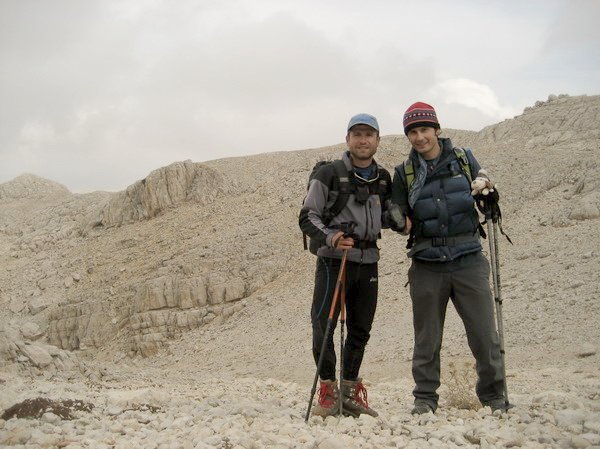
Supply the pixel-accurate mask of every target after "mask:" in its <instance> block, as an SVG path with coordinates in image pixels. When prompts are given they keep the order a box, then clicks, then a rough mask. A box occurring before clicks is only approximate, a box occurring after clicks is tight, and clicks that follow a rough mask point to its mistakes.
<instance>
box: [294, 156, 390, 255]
mask: <svg viewBox="0 0 600 449" xmlns="http://www.w3.org/2000/svg"><path fill="white" fill-rule="evenodd" d="M342 160H343V161H344V164H345V165H346V168H347V169H348V172H349V176H353V167H352V161H351V159H350V152H349V151H345V152H344V153H343V154H342ZM377 167H378V174H379V177H380V179H383V182H382V183H381V184H380V185H381V186H382V188H384V189H385V194H384V197H385V199H386V200H387V199H389V198H390V197H391V177H390V174H389V172H388V171H387V170H385V169H384V168H383V167H381V166H379V165H378V166H377ZM332 173H333V171H332V170H319V172H318V173H317V174H316V176H315V177H314V178H313V179H312V180H311V182H310V185H309V188H308V193H307V195H306V199H305V200H304V205H303V207H302V210H301V211H300V217H299V225H300V228H301V229H302V231H304V232H305V233H306V234H308V235H309V236H310V237H311V238H316V239H318V240H320V241H321V243H322V244H321V247H320V248H319V250H318V252H317V255H318V256H321V257H330V258H336V259H339V258H341V257H342V250H340V249H335V248H332V242H331V240H332V238H333V236H334V235H335V234H336V233H337V232H338V231H339V225H340V224H341V223H349V222H352V223H354V224H355V228H354V233H355V234H356V235H357V236H358V238H359V239H360V240H366V241H370V242H375V241H377V238H378V237H379V233H380V231H381V229H382V216H383V211H384V205H382V204H381V200H380V195H378V194H376V193H372V194H370V195H369V198H368V199H367V201H366V202H365V204H360V203H359V202H358V201H356V197H355V195H354V194H351V195H350V198H349V200H348V203H347V204H346V207H345V208H344V209H343V210H342V212H340V213H339V214H338V215H337V216H336V217H334V218H333V219H332V220H331V222H330V223H329V224H328V225H327V226H326V225H325V224H324V223H323V219H322V216H323V211H324V210H325V208H326V207H330V206H331V205H332V204H333V203H334V202H335V198H336V197H337V194H338V192H337V191H335V190H333V181H334V179H333V178H334V176H332ZM348 260H349V261H351V262H358V263H375V262H377V261H378V260H379V249H378V248H376V247H375V248H366V249H358V248H352V249H350V250H348Z"/></svg>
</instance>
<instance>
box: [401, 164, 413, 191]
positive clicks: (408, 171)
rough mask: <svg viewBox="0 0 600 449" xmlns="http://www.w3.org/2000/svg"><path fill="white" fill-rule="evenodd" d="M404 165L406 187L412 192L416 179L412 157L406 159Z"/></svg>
mask: <svg viewBox="0 0 600 449" xmlns="http://www.w3.org/2000/svg"><path fill="white" fill-rule="evenodd" d="M402 165H403V167H404V176H405V178H406V188H407V191H408V192H410V190H411V189H412V185H413V182H414V181H415V167H414V166H413V163H412V161H411V160H410V158H408V159H406V160H405V161H404V163H403V164H402Z"/></svg>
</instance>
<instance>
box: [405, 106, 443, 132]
mask: <svg viewBox="0 0 600 449" xmlns="http://www.w3.org/2000/svg"><path fill="white" fill-rule="evenodd" d="M417 126H431V127H432V128H436V129H439V128H440V122H438V119H437V115H435V109H433V106H431V105H428V104H427V103H422V102H420V101H417V102H416V103H414V104H411V105H410V106H409V107H408V109H407V110H406V112H405V113H404V134H408V132H409V131H410V130H411V129H413V128H416V127H417Z"/></svg>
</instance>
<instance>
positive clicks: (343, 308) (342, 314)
mask: <svg viewBox="0 0 600 449" xmlns="http://www.w3.org/2000/svg"><path fill="white" fill-rule="evenodd" d="M340 296H341V301H340V416H344V398H343V397H342V388H341V387H342V382H343V380H344V346H345V345H344V326H345V325H346V273H345V272H344V277H343V278H342V293H341V295H340Z"/></svg>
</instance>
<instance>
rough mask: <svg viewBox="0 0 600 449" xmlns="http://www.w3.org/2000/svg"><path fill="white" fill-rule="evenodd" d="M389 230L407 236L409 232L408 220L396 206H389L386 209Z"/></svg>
mask: <svg viewBox="0 0 600 449" xmlns="http://www.w3.org/2000/svg"><path fill="white" fill-rule="evenodd" d="M388 216H389V221H390V229H391V230H392V231H396V232H399V233H401V234H404V235H407V234H408V233H409V232H410V224H411V223H410V219H409V218H408V217H407V216H406V215H404V213H403V212H402V209H400V206H398V205H397V204H390V206H389V208H388Z"/></svg>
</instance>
